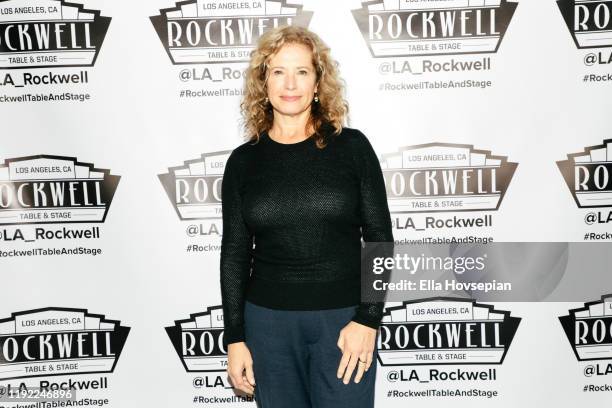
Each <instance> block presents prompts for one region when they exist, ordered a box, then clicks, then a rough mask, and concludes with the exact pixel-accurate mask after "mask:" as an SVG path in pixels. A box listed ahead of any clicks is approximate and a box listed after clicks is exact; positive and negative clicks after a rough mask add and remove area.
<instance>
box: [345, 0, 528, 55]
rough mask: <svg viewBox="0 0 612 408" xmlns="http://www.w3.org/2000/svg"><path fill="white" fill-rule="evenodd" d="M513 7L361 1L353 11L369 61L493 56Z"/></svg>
mask: <svg viewBox="0 0 612 408" xmlns="http://www.w3.org/2000/svg"><path fill="white" fill-rule="evenodd" d="M517 5H518V3H516V2H508V1H506V0H396V1H381V0H377V1H376V0H375V1H369V0H368V1H363V2H362V7H361V8H360V9H357V10H353V17H354V18H355V21H356V22H357V25H358V26H359V29H360V30H361V34H362V35H363V38H364V40H365V41H366V43H367V44H368V47H369V48H370V52H371V53H372V56H373V57H376V58H379V57H414V56H424V55H449V54H479V53H491V52H496V51H497V49H498V47H499V44H500V43H501V40H502V38H503V37H504V34H505V33H506V30H507V28H508V25H509V24H510V20H511V19H512V15H513V14H514V11H515V9H516V7H517Z"/></svg>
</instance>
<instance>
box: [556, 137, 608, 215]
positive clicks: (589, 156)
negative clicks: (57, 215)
mask: <svg viewBox="0 0 612 408" xmlns="http://www.w3.org/2000/svg"><path fill="white" fill-rule="evenodd" d="M557 166H558V167H559V170H561V174H562V175H563V179H564V180H565V183H566V184H567V186H568V188H569V190H570V192H571V193H572V196H573V197H574V200H575V201H576V204H577V205H578V207H579V208H595V207H612V182H611V180H610V173H611V171H612V139H606V140H604V142H603V144H601V145H596V146H589V147H586V148H585V149H584V151H583V152H578V153H572V154H568V155H567V160H561V161H558V162H557Z"/></svg>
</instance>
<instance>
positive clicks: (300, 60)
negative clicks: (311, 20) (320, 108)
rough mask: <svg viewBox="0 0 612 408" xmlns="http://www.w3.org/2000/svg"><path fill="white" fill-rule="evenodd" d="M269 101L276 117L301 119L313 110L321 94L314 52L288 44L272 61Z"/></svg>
mask: <svg viewBox="0 0 612 408" xmlns="http://www.w3.org/2000/svg"><path fill="white" fill-rule="evenodd" d="M269 66H270V68H269V71H268V80H267V88H268V99H269V100H270V103H271V104H272V107H273V109H274V113H275V114H281V115H287V116H298V115H300V114H302V113H304V112H308V111H310V104H311V103H312V100H313V98H314V93H315V92H316V91H317V86H316V79H317V75H316V71H315V68H314V66H313V65H312V52H311V51H310V49H309V48H308V47H307V46H305V45H302V44H285V45H283V46H282V47H281V48H280V50H278V52H277V53H276V54H274V55H273V56H272V58H271V59H270V64H269Z"/></svg>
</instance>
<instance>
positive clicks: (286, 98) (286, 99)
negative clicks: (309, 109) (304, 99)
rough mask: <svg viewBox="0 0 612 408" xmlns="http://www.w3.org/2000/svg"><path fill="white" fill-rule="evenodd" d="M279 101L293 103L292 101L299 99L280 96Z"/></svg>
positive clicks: (297, 97)
mask: <svg viewBox="0 0 612 408" xmlns="http://www.w3.org/2000/svg"><path fill="white" fill-rule="evenodd" d="M281 99H282V100H283V101H287V102H293V101H297V100H298V99H300V97H299V96H281Z"/></svg>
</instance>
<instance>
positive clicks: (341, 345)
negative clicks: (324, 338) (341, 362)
mask: <svg viewBox="0 0 612 408" xmlns="http://www.w3.org/2000/svg"><path fill="white" fill-rule="evenodd" d="M336 345H337V346H338V348H339V349H340V350H342V352H343V353H344V336H343V335H342V334H340V336H339V337H338V342H337V343H336Z"/></svg>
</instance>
